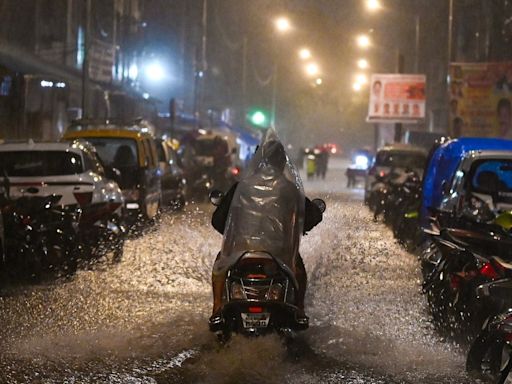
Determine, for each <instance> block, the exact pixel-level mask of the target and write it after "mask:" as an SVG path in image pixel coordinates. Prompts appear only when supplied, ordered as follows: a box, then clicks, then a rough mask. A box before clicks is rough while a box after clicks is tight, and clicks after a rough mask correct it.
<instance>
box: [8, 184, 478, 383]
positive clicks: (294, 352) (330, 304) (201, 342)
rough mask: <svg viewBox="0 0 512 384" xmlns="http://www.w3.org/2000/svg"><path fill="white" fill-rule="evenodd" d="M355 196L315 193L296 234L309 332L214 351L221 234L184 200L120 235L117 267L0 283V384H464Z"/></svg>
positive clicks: (460, 360)
mask: <svg viewBox="0 0 512 384" xmlns="http://www.w3.org/2000/svg"><path fill="white" fill-rule="evenodd" d="M315 183H316V184H315ZM315 183H312V184H310V185H308V188H309V190H310V191H311V190H315V189H317V190H320V189H322V188H317V187H318V186H319V185H320V184H318V183H319V182H315ZM322 185H323V186H325V185H326V184H322ZM324 192H325V188H324ZM310 194H311V193H310ZM354 196H355V195H353V194H352V195H350V194H324V197H326V201H327V203H328V211H327V213H326V215H325V220H324V222H323V223H321V224H320V225H319V227H317V228H316V229H314V230H313V231H312V232H311V234H309V235H308V236H306V237H305V238H304V240H303V243H302V254H303V257H304V260H305V264H306V268H307V269H308V274H309V290H308V297H307V302H308V314H309V315H310V317H311V327H310V329H309V330H308V331H306V332H303V333H302V334H300V335H299V336H298V338H297V340H296V341H295V342H294V343H293V344H292V345H290V346H285V345H284V344H283V343H282V341H281V340H280V339H279V338H278V337H275V336H269V337H262V338H257V339H247V338H244V337H234V338H233V340H232V341H231V342H230V343H229V344H228V345H227V346H224V347H221V346H219V345H218V344H217V342H216V341H215V339H214V337H213V336H212V335H211V334H210V333H209V332H208V329H207V319H208V316H209V311H210V304H211V293H210V283H209V280H210V268H211V266H212V263H213V259H214V257H215V254H216V252H217V250H218V248H219V246H220V241H221V238H220V235H218V234H216V233H215V232H214V231H213V229H211V228H210V226H209V215H210V212H211V209H210V207H208V206H206V205H205V206H195V205H191V206H189V207H188V208H187V210H186V212H184V213H181V214H164V215H163V216H162V218H161V220H160V222H159V223H158V224H157V225H156V226H155V227H154V228H152V229H151V230H149V231H147V233H145V234H143V235H142V236H140V237H138V238H134V239H131V240H129V241H128V242H127V243H126V245H125V255H124V259H123V261H122V262H121V263H119V264H115V265H111V264H109V263H106V262H104V263H98V264H96V265H94V266H93V267H91V268H90V269H89V270H82V271H80V272H78V273H77V275H76V276H74V277H73V278H71V279H69V280H60V281H56V282H48V283H45V284H41V285H36V286H31V287H20V286H16V287H13V286H7V287H4V288H3V289H2V291H1V292H2V295H1V297H0V383H2V382H6V383H28V382H40V383H62V382H66V383H98V382H105V383H182V382H183V383H240V382H245V383H283V382H293V383H469V382H471V381H470V380H469V379H468V378H467V377H466V376H465V375H464V372H463V367H464V354H463V352H464V351H463V350H462V349H460V348H459V347H457V346H454V345H452V344H451V343H450V342H448V341H445V340H443V339H442V338H440V337H439V336H437V335H436V332H435V331H434V329H433V327H432V325H431V323H430V322H429V316H428V312H427V308H426V302H425V299H424V297H423V296H422V295H421V294H420V283H419V272H418V264H417V260H416V259H415V257H414V256H412V255H410V254H408V253H406V252H405V251H404V250H402V249H401V248H400V247H399V246H398V245H397V244H395V242H394V241H393V239H392V235H391V233H390V232H389V230H387V229H386V228H385V227H384V226H383V225H382V224H375V223H373V222H372V221H371V216H370V214H369V213H368V211H367V209H366V208H365V207H364V206H363V205H362V204H361V202H360V200H358V199H356V198H355V197H354ZM356 197H357V196H356Z"/></svg>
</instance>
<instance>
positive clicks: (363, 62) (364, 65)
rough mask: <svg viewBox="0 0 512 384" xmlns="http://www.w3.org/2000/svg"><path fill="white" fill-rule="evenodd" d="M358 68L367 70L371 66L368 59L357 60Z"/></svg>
mask: <svg viewBox="0 0 512 384" xmlns="http://www.w3.org/2000/svg"><path fill="white" fill-rule="evenodd" d="M357 66H358V67H359V69H367V68H368V67H369V66H370V64H369V63H368V60H366V59H359V60H357Z"/></svg>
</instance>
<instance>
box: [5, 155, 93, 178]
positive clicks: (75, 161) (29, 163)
mask: <svg viewBox="0 0 512 384" xmlns="http://www.w3.org/2000/svg"><path fill="white" fill-rule="evenodd" d="M0 172H1V173H2V174H4V172H5V173H7V175H8V176H14V177H34V176H64V175H75V174H79V173H82V172H83V166H82V158H81V157H80V155H79V154H77V153H73V152H67V151H5V152H0Z"/></svg>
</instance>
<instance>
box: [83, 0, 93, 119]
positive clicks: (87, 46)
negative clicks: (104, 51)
mask: <svg viewBox="0 0 512 384" xmlns="http://www.w3.org/2000/svg"><path fill="white" fill-rule="evenodd" d="M91 2H92V0H86V3H85V31H84V60H83V63H82V117H83V118H86V117H90V116H89V114H90V111H89V88H90V77H89V61H90V56H89V51H90V47H91Z"/></svg>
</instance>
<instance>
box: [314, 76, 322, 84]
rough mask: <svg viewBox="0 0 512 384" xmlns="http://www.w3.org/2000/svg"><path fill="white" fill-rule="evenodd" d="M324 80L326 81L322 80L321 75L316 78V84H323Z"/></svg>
mask: <svg viewBox="0 0 512 384" xmlns="http://www.w3.org/2000/svg"><path fill="white" fill-rule="evenodd" d="M323 82H324V81H323V80H322V78H321V77H319V78H318V79H316V80H315V84H316V85H322V84H323Z"/></svg>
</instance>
